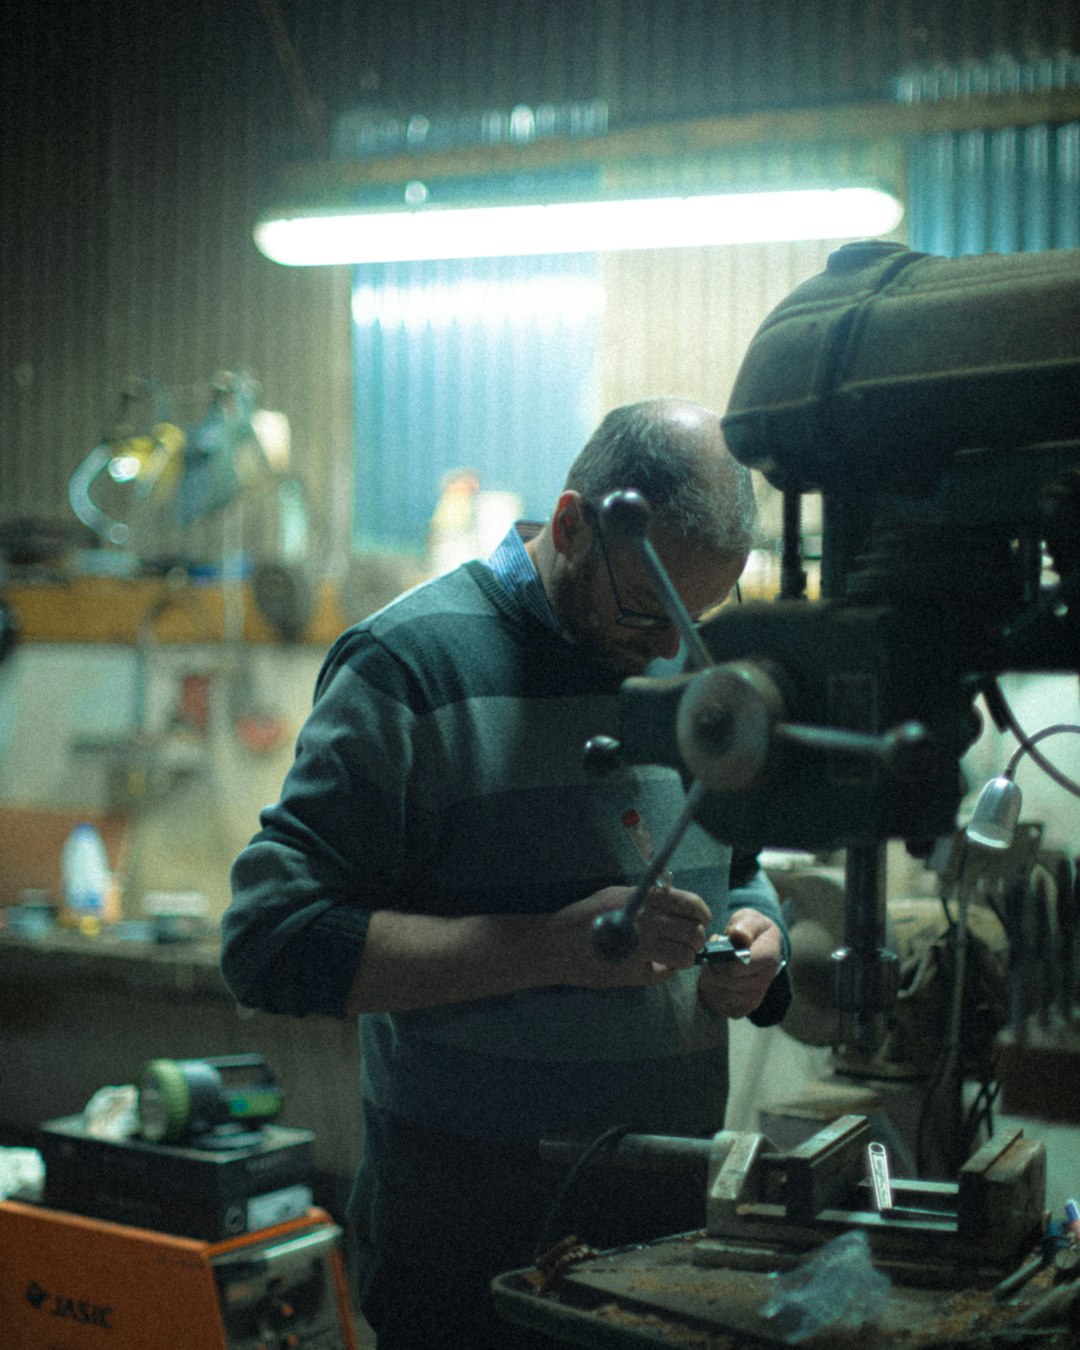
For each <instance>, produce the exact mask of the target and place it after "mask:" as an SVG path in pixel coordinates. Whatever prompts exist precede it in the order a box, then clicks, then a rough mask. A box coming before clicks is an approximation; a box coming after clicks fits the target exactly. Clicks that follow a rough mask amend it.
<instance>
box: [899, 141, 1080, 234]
mask: <svg viewBox="0 0 1080 1350" xmlns="http://www.w3.org/2000/svg"><path fill="white" fill-rule="evenodd" d="M908 204H909V213H908V239H909V242H910V244H911V247H912V248H915V249H919V250H922V251H925V252H927V253H937V254H941V255H944V256H947V257H955V256H958V255H960V254H970V253H1031V252H1037V251H1039V250H1042V249H1051V248H1077V247H1080V122H1072V123H1069V124H1066V125H1061V126H1034V127H1023V128H1015V127H1009V128H1004V129H1003V130H1000V131H970V132H960V133H953V134H944V135H939V136H929V137H926V138H925V139H923V140H921V141H920V142H918V143H917V144H916V145H915V146H914V147H913V149H912V153H911V156H910V159H909V188H908Z"/></svg>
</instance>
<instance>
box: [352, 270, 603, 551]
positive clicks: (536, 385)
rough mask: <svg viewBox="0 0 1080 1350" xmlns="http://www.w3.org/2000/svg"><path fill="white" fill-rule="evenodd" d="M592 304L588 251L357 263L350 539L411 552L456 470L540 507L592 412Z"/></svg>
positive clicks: (528, 510) (552, 493) (596, 334)
mask: <svg viewBox="0 0 1080 1350" xmlns="http://www.w3.org/2000/svg"><path fill="white" fill-rule="evenodd" d="M601 310H602V285H601V279H600V264H599V258H598V257H597V256H596V255H594V254H588V255H577V254H575V255H567V256H557V257H551V258H547V257H544V258H541V257H526V258H490V259H489V258H485V259H472V260H466V261H452V262H427V263H394V264H389V263H388V264H383V265H369V266H363V267H358V268H356V269H355V275H354V282H353V352H354V365H355V379H354V389H355V400H356V407H355V422H354V425H355V465H356V475H355V484H356V487H355V491H356V498H355V509H354V516H353V518H354V521H355V526H354V544H355V545H356V546H357V547H358V548H361V549H364V548H380V549H394V550H405V551H415V550H419V549H421V548H422V547H423V545H424V540H425V536H426V533H427V527H428V524H429V521H430V519H431V513H432V511H433V509H434V507H435V504H436V502H437V500H438V497H439V492H440V481H441V479H442V478H443V475H444V474H446V473H447V471H449V470H452V469H455V468H466V467H467V468H471V469H475V470H476V471H477V473H478V474H479V477H480V482H481V486H482V487H483V488H485V489H491V490H498V491H510V492H515V493H517V494H518V495H519V496H520V497H521V498H522V500H523V504H524V510H525V514H526V515H527V516H533V517H538V518H539V517H543V516H546V514H547V512H548V511H549V510H550V508H551V506H552V505H553V504H554V501H555V498H556V496H557V495H558V492H559V489H560V488H561V486H562V483H563V480H564V478H565V474H566V470H567V468H568V467H569V465H570V461H571V460H572V458H573V457H574V455H575V454H576V453H577V451H578V450H579V449H580V447H581V446H582V444H583V443H584V441H585V439H586V437H587V436H588V434H589V432H590V431H591V430H592V428H593V426H594V425H595V423H596V421H597V420H598V417H599V398H600V394H599V360H600V322H601V317H602V314H601Z"/></svg>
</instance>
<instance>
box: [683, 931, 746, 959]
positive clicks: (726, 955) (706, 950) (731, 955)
mask: <svg viewBox="0 0 1080 1350" xmlns="http://www.w3.org/2000/svg"><path fill="white" fill-rule="evenodd" d="M694 960H695V962H696V963H697V964H698V965H699V966H712V965H715V964H716V963H717V962H718V961H741V962H742V963H743V965H744V966H748V965H749V964H750V949H749V948H748V947H736V946H735V945H734V944H733V943H732V941H731V939H730V938H729V937H711V938H710V939H709V940H708V942H706V944H705V946H704V947H702V949H701V951H699V952H698V954H697V956H695V957H694Z"/></svg>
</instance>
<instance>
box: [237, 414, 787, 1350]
mask: <svg viewBox="0 0 1080 1350" xmlns="http://www.w3.org/2000/svg"><path fill="white" fill-rule="evenodd" d="M629 488H633V489H636V490H637V491H638V492H640V493H641V494H642V495H643V496H644V497H645V499H646V500H647V501H648V502H649V503H650V505H651V508H652V518H651V525H650V539H651V540H652V542H653V545H654V547H655V548H656V549H657V552H658V553H659V555H660V557H661V559H662V561H663V562H664V564H665V567H666V569H667V571H668V574H669V575H670V577H671V580H672V582H673V583H674V585H675V588H676V589H677V591H678V593H679V595H680V597H681V598H682V600H683V602H684V604H685V605H686V607H687V609H688V610H689V612H690V613H691V615H694V616H696V615H699V614H701V613H703V612H704V611H706V610H708V609H710V608H711V607H713V606H715V605H717V604H718V603H720V602H721V601H722V600H723V599H724V598H725V596H727V594H728V593H729V591H730V590H731V589H732V587H733V586H734V584H735V582H736V581H737V580H738V577H739V574H740V573H741V571H742V569H743V566H744V563H745V561H746V556H747V552H748V550H749V548H750V546H751V543H752V540H753V535H754V529H755V510H754V501H753V492H752V489H751V486H750V482H749V475H748V473H747V471H746V470H745V469H743V468H741V467H740V466H739V465H738V464H736V462H735V461H734V460H733V459H732V458H731V456H730V455H729V454H728V452H727V449H726V447H725V445H724V442H723V437H722V433H721V429H720V423H719V419H718V418H717V416H716V414H715V413H712V412H709V411H707V410H706V409H704V408H700V407H698V406H697V405H695V404H691V403H687V402H684V401H681V400H676V399H657V400H650V401H647V402H644V403H640V404H635V405H631V406H629V407H626V408H621V409H617V410H615V411H614V412H612V413H610V414H609V415H608V416H607V417H606V418H605V419H604V421H603V422H602V423H601V425H600V427H599V428H598V430H597V431H596V433H595V434H594V435H593V437H592V438H591V439H590V441H589V443H588V444H587V445H586V447H585V448H584V450H583V451H582V452H581V454H580V455H579V456H578V459H577V460H576V461H575V463H574V465H573V466H572V467H571V469H570V473H569V476H568V478H567V482H566V487H565V489H564V491H563V492H562V493H561V495H560V496H559V499H558V501H557V503H556V504H555V509H554V511H553V512H552V514H551V516H550V518H549V519H548V521H547V522H546V524H544V525H543V527H542V528H539V529H538V530H537V527H532V528H531V529H530V528H527V527H524V526H519V527H518V528H516V529H515V530H514V531H511V533H510V535H509V536H508V537H507V539H506V540H504V542H503V544H502V545H501V546H500V547H499V549H497V550H496V553H495V554H494V555H493V556H492V558H491V560H490V561H489V562H488V563H482V562H479V561H477V562H471V563H467V564H465V565H464V566H463V567H460V568H458V569H456V570H455V571H453V572H451V573H449V574H447V575H445V576H443V577H440V578H438V579H436V580H434V581H431V582H428V583H426V584H425V585H423V586H420V587H418V588H417V589H415V590H413V591H411V592H410V593H408V594H407V595H405V596H403V597H401V598H399V599H398V600H397V601H395V602H394V603H393V604H392V605H390V606H388V607H387V608H386V609H385V610H383V611H382V612H381V613H378V614H376V615H373V616H372V617H371V618H369V619H367V620H365V621H364V622H363V623H361V624H359V625H357V626H356V627H354V628H352V629H350V630H349V631H348V632H346V633H345V634H343V636H342V637H341V638H340V639H339V640H338V642H337V643H336V644H335V646H334V647H333V649H332V650H331V652H330V654H329V656H328V658H327V661H326V663H325V665H324V667H323V670H322V672H321V674H320V677H319V680H318V684H317V688H316V694H315V703H314V708H313V711H312V713H311V715H310V717H309V719H308V721H307V723H306V724H305V726H304V728H303V730H302V732H301V734H300V737H299V741H298V746H297V755H296V760H295V763H294V765H293V767H292V769H291V770H290V772H289V774H288V776H287V778H286V781H285V785H284V789H283V793H282V797H281V800H280V801H279V802H278V803H277V804H276V805H274V806H271V807H269V808H267V809H266V810H265V811H264V812H263V815H262V818H261V824H262V828H261V830H260V832H259V833H258V834H257V835H256V836H255V838H254V839H253V840H252V842H251V843H250V844H249V845H248V847H247V848H246V849H245V850H244V852H243V853H242V854H241V855H240V857H239V858H238V859H237V861H236V864H235V866H234V869H233V892H234V898H233V903H232V905H231V907H230V908H229V910H228V911H227V913H226V915H225V917H224V921H223V935H224V944H223V957H222V961H223V970H224V973H225V976H226V979H227V980H228V982H229V984H230V986H231V988H232V989H233V991H234V992H235V994H236V996H237V998H238V999H239V1000H240V1002H242V1003H245V1004H251V1005H254V1006H258V1007H262V1008H265V1009H268V1010H270V1011H273V1012H283V1013H290V1014H295V1015H299V1014H304V1013H311V1012H315V1013H323V1014H329V1015H331V1016H337V1017H343V1016H348V1015H353V1014H360V1026H361V1049H362V1070H361V1077H362V1093H363V1103H364V1156H363V1159H362V1161H361V1166H360V1171H359V1174H358V1178H357V1184H356V1188H355V1190H354V1194H353V1198H352V1201H351V1205H350V1217H351V1218H352V1219H353V1220H354V1221H355V1224H356V1228H357V1233H358V1240H359V1252H360V1261H359V1264H360V1281H361V1293H362V1306H363V1308H364V1311H365V1314H366V1316H367V1317H368V1319H369V1320H370V1321H371V1323H372V1324H373V1325H374V1327H375V1328H376V1331H377V1333H378V1345H379V1350H403V1348H404V1347H424V1350H436V1348H437V1347H447V1348H448V1350H449V1348H452V1347H458V1346H460V1347H462V1350H464V1348H465V1347H470V1348H471V1347H492V1350H494V1348H495V1347H499V1350H504V1348H505V1347H507V1346H517V1345H521V1344H533V1343H545V1344H546V1343H547V1342H545V1341H543V1340H542V1338H530V1337H528V1336H527V1335H526V1333H525V1332H523V1331H520V1330H518V1329H516V1328H514V1327H512V1326H510V1325H508V1324H507V1323H505V1322H502V1321H500V1320H499V1319H498V1318H497V1317H496V1315H495V1313H494V1312H493V1309H492V1304H491V1298H490V1291H489V1284H490V1280H491V1278H492V1277H493V1276H494V1275H496V1274H498V1273H499V1272H501V1271H507V1270H511V1269H515V1268H518V1267H521V1266H525V1265H529V1264H531V1262H532V1260H533V1257H534V1255H535V1254H536V1250H537V1243H538V1242H539V1241H540V1238H541V1233H542V1232H543V1231H544V1230H545V1226H546V1227H547V1228H550V1227H551V1226H552V1225H553V1224H554V1225H555V1226H556V1231H555V1233H554V1236H555V1237H562V1236H564V1235H565V1234H567V1233H570V1232H576V1233H577V1234H578V1235H579V1236H580V1238H581V1239H582V1240H584V1241H587V1242H590V1243H592V1244H593V1245H596V1246H611V1245H615V1244H617V1243H620V1242H623V1241H631V1240H644V1239H645V1238H648V1237H653V1236H660V1235H662V1234H664V1233H670V1232H677V1231H687V1230H689V1229H690V1228H694V1227H700V1226H701V1224H702V1223H703V1221H704V1194H703V1191H702V1187H701V1185H700V1183H696V1184H695V1187H694V1188H693V1193H692V1194H689V1195H686V1194H681V1193H680V1188H679V1187H678V1186H672V1185H669V1183H668V1182H667V1181H665V1182H664V1183H663V1184H662V1185H661V1184H659V1183H657V1184H652V1183H650V1182H647V1181H642V1180H640V1179H638V1180H637V1181H635V1182H634V1183H633V1184H632V1186H631V1185H628V1183H627V1182H626V1180H625V1178H624V1177H620V1178H619V1179H618V1180H617V1181H614V1182H613V1181H612V1180H611V1177H612V1175H613V1174H612V1173H609V1172H607V1171H606V1170H604V1171H602V1170H600V1169H597V1170H596V1171H590V1172H589V1173H588V1174H587V1181H586V1180H584V1179H583V1180H582V1182H581V1185H580V1186H579V1187H578V1188H577V1193H576V1194H575V1195H572V1196H571V1197H569V1199H568V1200H567V1212H566V1214H565V1216H563V1215H562V1214H559V1213H553V1211H552V1209H551V1206H552V1203H553V1200H554V1197H555V1195H556V1192H557V1189H558V1185H559V1182H560V1180H561V1179H562V1177H561V1173H560V1172H559V1171H558V1169H555V1168H554V1167H553V1166H552V1165H551V1164H549V1163H546V1162H543V1161H542V1160H541V1158H540V1149H539V1142H540V1140H542V1139H555V1138H560V1139H573V1140H575V1141H578V1140H580V1141H581V1142H582V1143H585V1142H587V1141H588V1140H590V1139H591V1138H593V1137H595V1136H596V1135H598V1134H599V1133H600V1132H602V1131H604V1130H605V1129H608V1128H610V1127H612V1126H617V1125H625V1126H627V1127H629V1128H632V1129H634V1130H643V1131H649V1132H656V1133H667V1134H694V1135H709V1134H711V1133H713V1132H714V1131H716V1130H718V1129H720V1128H721V1127H722V1124H723V1114H724V1106H725V1098H726V1092H727V1021H726V1019H727V1018H729V1017H744V1016H746V1015H748V1014H751V1013H754V1012H755V1010H756V1009H759V1006H760V1005H761V1004H762V1000H763V999H765V998H766V995H767V994H768V992H769V990H770V986H771V984H772V981H773V977H774V976H775V974H776V972H777V970H778V968H779V967H780V964H781V962H782V959H783V957H784V955H785V954H786V952H785V944H786V937H785V936H784V934H783V932H782V930H781V927H780V916H779V911H778V909H777V906H776V900H775V894H774V892H773V891H772V889H771V887H770V886H769V885H768V883H767V882H766V881H765V880H764V878H763V876H762V875H761V874H760V873H758V872H756V869H754V868H751V869H750V871H751V873H752V875H750V876H748V877H746V878H744V879H743V881H744V885H743V888H742V889H741V890H738V891H734V892H732V893H730V894H729V889H728V873H729V867H730V860H731V855H730V850H729V849H727V848H726V847H724V846H722V845H720V844H718V843H716V842H715V841H714V840H712V839H711V838H709V837H708V836H706V835H705V833H704V832H703V831H701V830H700V829H698V827H696V826H692V827H691V829H690V830H689V831H688V833H687V834H686V836H685V837H684V839H683V841H682V843H681V844H680V846H679V848H678V849H677V850H676V852H675V854H674V857H673V859H672V863H671V870H672V872H673V873H674V878H673V884H671V885H669V886H661V887H658V888H657V889H655V890H653V891H652V892H651V893H650V894H649V896H648V898H647V899H646V901H645V903H644V904H643V905H642V907H641V909H640V910H639V912H638V921H637V935H638V945H637V947H636V949H635V950H634V952H633V953H632V954H631V956H630V957H628V958H627V959H625V960H623V961H611V960H605V959H604V957H603V956H601V955H600V954H598V952H597V950H596V948H595V946H594V943H593V941H592V932H593V924H594V921H595V920H596V918H597V916H599V915H601V914H604V913H607V912H609V911H611V910H613V909H617V908H620V907H621V906H623V905H624V904H625V902H626V901H627V900H628V898H629V897H630V896H631V895H632V894H633V887H634V883H635V882H636V881H637V880H638V879H639V878H640V877H641V875H642V874H643V871H644V864H643V863H642V859H641V856H640V853H639V852H638V851H637V850H636V849H635V845H634V841H633V839H632V838H631V837H630V836H629V834H628V831H627V829H626V827H625V826H624V824H623V817H624V815H626V814H627V813H628V812H629V811H631V810H633V811H636V812H637V813H638V815H639V816H640V818H641V820H642V821H643V822H644V823H645V825H646V827H647V828H648V829H649V830H650V831H651V833H652V835H653V837H654V838H655V839H656V840H657V842H659V841H661V840H662V839H663V838H664V837H665V835H666V833H667V831H668V829H669V828H670V827H671V825H672V824H673V822H674V821H675V819H676V818H677V816H678V814H679V810H680V808H681V806H682V804H683V800H684V791H683V785H682V782H681V780H680V778H679V776H678V775H677V774H676V773H675V772H674V771H672V770H668V769H661V768H659V767H657V766H635V767H622V768H618V769H616V770H615V771H614V772H612V773H611V774H609V775H607V776H606V777H602V778H597V777H595V776H590V775H589V774H588V773H587V772H586V770H585V768H584V767H583V756H582V751H583V747H584V745H585V743H586V741H587V740H589V739H590V738H591V737H593V736H596V735H601V734H603V735H609V736H610V735H616V734H617V729H618V728H617V716H618V689H619V685H620V683H621V682H622V680H623V679H624V678H625V677H626V676H628V675H634V674H639V673H641V672H642V671H643V670H644V669H645V668H646V667H647V666H648V665H649V664H650V663H651V662H652V661H654V660H655V659H657V658H671V657H673V656H674V655H675V654H676V652H677V650H678V645H679V642H678V637H677V634H676V632H675V630H674V628H673V626H672V625H671V623H670V622H669V621H668V618H667V616H666V615H665V614H664V612H663V608H662V606H661V603H660V601H659V599H658V597H657V595H656V593H655V591H654V589H653V586H652V583H651V581H650V578H649V576H648V573H647V571H646V569H645V568H644V566H643V564H642V563H641V561H640V559H639V558H638V557H637V555H636V554H635V552H634V551H633V550H632V549H631V548H630V547H629V546H628V545H627V544H626V543H625V542H623V541H621V540H619V539H618V538H610V539H609V538H606V537H605V533H604V524H603V516H602V513H601V511H600V509H599V508H600V505H601V503H602V502H603V500H604V498H605V497H606V496H607V495H608V494H609V493H610V492H612V491H615V490H619V489H629ZM721 930H726V931H727V933H728V934H729V935H730V936H731V937H732V938H733V941H734V942H735V944H736V945H740V946H745V947H748V948H749V950H750V960H749V962H748V963H747V964H745V965H744V964H742V963H741V962H737V961H735V962H728V963H722V964H717V965H704V966H700V965H697V964H695V956H696V954H697V952H698V951H699V950H700V949H701V947H702V945H703V943H704V941H705V939H706V937H707V936H708V935H710V934H712V933H714V932H718V931H721ZM564 1218H565V1227H563V1228H559V1227H558V1225H559V1224H561V1223H562V1222H563V1220H564Z"/></svg>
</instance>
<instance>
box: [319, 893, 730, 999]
mask: <svg viewBox="0 0 1080 1350" xmlns="http://www.w3.org/2000/svg"><path fill="white" fill-rule="evenodd" d="M632 894H633V890H632V888H631V887H629V886H608V887H605V888H604V889H603V890H600V891H597V892H595V894H593V895H590V896H586V898H585V899H584V900H579V901H577V902H576V903H574V904H571V905H567V906H565V908H563V909H558V910H554V911H553V912H551V913H548V914H471V915H464V916H462V917H461V918H442V917H437V916H435V915H425V914H408V913H399V912H398V911H396V910H376V911H375V912H374V913H373V914H372V916H371V922H370V924H369V925H368V929H367V936H366V938H365V941H364V949H363V952H362V954H361V957H360V964H359V966H358V968H357V971H356V975H355V977H354V979H353V982H352V988H351V990H350V992H349V997H348V1000H347V1002H346V1005H345V1006H346V1011H347V1012H349V1013H365V1012H405V1011H407V1010H408V1009H411V1008H432V1007H436V1006H437V1005H439V1004H443V1003H461V1002H465V1001H467V1000H469V999H474V998H492V997H494V996H497V995H499V994H513V993H516V992H517V991H518V990H519V989H540V988H544V987H545V986H548V985H560V984H566V985H577V986H584V987H589V988H602V987H612V986H616V985H645V984H659V983H662V982H663V981H664V980H666V979H669V978H670V977H671V976H672V975H673V974H674V972H675V971H676V970H678V969H686V968H688V967H691V966H693V964H694V956H695V953H696V952H697V951H698V949H699V947H700V946H701V944H702V942H703V941H704V940H705V927H704V924H705V923H706V922H707V920H708V917H709V911H708V908H707V906H706V905H705V902H704V901H703V900H702V899H701V898H700V896H696V895H693V894H692V893H691V892H689V891H680V890H676V889H674V888H663V889H659V890H656V891H654V892H652V893H651V894H650V896H649V897H648V899H647V901H646V902H645V903H644V904H643V905H642V907H641V909H640V910H639V912H638V915H637V922H636V925H635V931H636V936H637V945H636V947H635V948H634V950H633V951H632V952H631V953H630V954H629V955H628V956H627V957H626V959H625V960H621V961H610V960H607V959H606V958H605V957H604V956H603V955H601V954H600V953H598V952H597V949H596V945H595V943H594V941H593V930H594V924H595V921H596V919H597V918H598V916H599V915H601V914H608V913H610V912H611V911H612V910H614V909H617V908H619V907H621V906H623V905H625V904H626V902H627V900H628V899H629V898H630V896H631V895H632Z"/></svg>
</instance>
